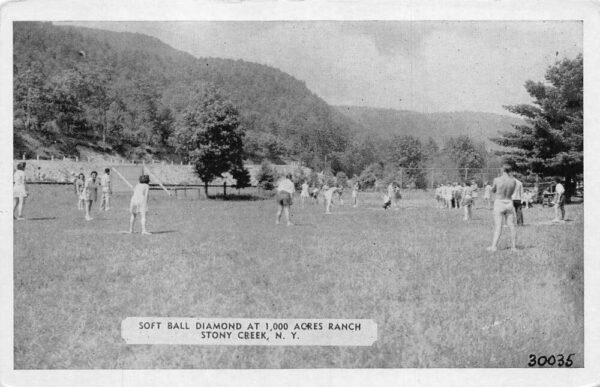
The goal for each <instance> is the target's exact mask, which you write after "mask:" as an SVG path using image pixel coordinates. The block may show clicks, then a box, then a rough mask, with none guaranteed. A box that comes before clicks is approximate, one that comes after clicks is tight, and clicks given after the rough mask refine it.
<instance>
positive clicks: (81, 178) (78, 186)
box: [74, 173, 85, 210]
mask: <svg viewBox="0 0 600 387" xmlns="http://www.w3.org/2000/svg"><path fill="white" fill-rule="evenodd" d="M74 185H75V194H76V195H77V209H78V210H83V207H84V206H85V195H84V192H83V187H84V186H85V175H84V174H83V173H80V174H79V175H77V178H76V179H75V183H74Z"/></svg>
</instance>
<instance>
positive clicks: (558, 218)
mask: <svg viewBox="0 0 600 387" xmlns="http://www.w3.org/2000/svg"><path fill="white" fill-rule="evenodd" d="M565 199H566V196H565V187H564V186H563V185H562V183H561V180H560V178H558V177H557V178H556V187H555V188H554V219H553V220H552V222H554V223H558V222H564V221H565Z"/></svg>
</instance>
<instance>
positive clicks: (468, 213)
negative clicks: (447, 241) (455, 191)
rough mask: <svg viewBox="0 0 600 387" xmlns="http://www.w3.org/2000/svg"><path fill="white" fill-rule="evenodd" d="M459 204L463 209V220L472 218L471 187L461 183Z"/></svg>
mask: <svg viewBox="0 0 600 387" xmlns="http://www.w3.org/2000/svg"><path fill="white" fill-rule="evenodd" d="M460 205H461V206H462V207H463V209H464V211H465V216H464V217H463V220H464V221H465V222H467V221H469V220H471V219H473V210H472V208H473V187H472V186H468V185H466V184H463V188H462V195H461V203H460Z"/></svg>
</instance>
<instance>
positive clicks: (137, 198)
mask: <svg viewBox="0 0 600 387" xmlns="http://www.w3.org/2000/svg"><path fill="white" fill-rule="evenodd" d="M139 181H140V182H139V183H138V184H136V186H135V188H134V189H133V195H132V196H131V201H130V202H129V212H130V214H131V216H130V217H129V233H130V234H132V233H133V224H134V223H135V219H136V218H137V215H138V214H139V215H140V223H141V224H142V234H143V235H151V234H150V233H149V232H148V231H147V230H146V213H147V212H148V194H149V193H150V185H149V184H150V176H148V175H142V176H140V180H139Z"/></svg>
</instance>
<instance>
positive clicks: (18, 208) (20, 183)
mask: <svg viewBox="0 0 600 387" xmlns="http://www.w3.org/2000/svg"><path fill="white" fill-rule="evenodd" d="M25 166H26V164H25V163H24V162H20V163H19V164H17V170H16V171H15V173H14V175H13V201H14V206H13V217H14V218H15V219H16V220H24V219H25V218H23V206H25V198H26V197H27V184H26V183H25ZM15 214H16V217H15Z"/></svg>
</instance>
